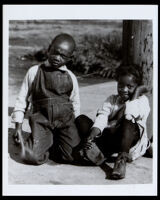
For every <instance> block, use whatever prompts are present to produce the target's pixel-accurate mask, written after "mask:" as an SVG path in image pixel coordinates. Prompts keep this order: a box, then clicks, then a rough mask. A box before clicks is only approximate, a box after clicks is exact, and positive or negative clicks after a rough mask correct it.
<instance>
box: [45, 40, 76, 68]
mask: <svg viewBox="0 0 160 200" xmlns="http://www.w3.org/2000/svg"><path fill="white" fill-rule="evenodd" d="M72 53H73V48H72V44H70V43H69V42H67V41H65V40H58V41H55V42H54V43H53V44H52V46H51V48H50V51H49V52H48V61H49V63H50V65H51V66H53V67H55V68H59V67H61V66H63V65H65V64H66V63H67V62H68V61H69V60H70V59H71V56H72Z"/></svg>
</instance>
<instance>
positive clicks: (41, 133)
mask: <svg viewBox="0 0 160 200" xmlns="http://www.w3.org/2000/svg"><path fill="white" fill-rule="evenodd" d="M74 49H75V41H74V40H73V38H72V37H71V36H70V35H68V34H60V35H58V36H56V37H55V38H54V40H53V41H52V44H51V45H50V47H49V49H48V60H47V61H45V62H44V64H41V65H40V66H39V65H36V66H33V67H31V68H30V69H29V70H28V72H27V74H26V76H25V78H24V81H23V84H22V87H21V90H20V93H19V96H18V98H17V100H16V104H15V108H14V111H13V113H12V120H13V122H15V123H16V132H15V134H14V139H15V142H16V143H20V144H21V148H22V155H21V156H22V158H23V160H24V161H25V162H26V163H29V164H35V165H40V164H43V163H45V162H46V161H47V160H48V158H49V156H51V157H52V159H56V160H57V161H60V162H61V161H62V162H72V161H73V156H72V151H73V148H74V147H75V146H77V145H78V144H79V142H80V137H79V135H78V131H77V128H76V126H75V122H74V121H75V118H76V117H77V116H78V115H79V114H80V99H79V88H78V82H77V79H76V77H75V75H74V74H73V73H72V72H71V71H70V70H68V69H67V67H66V63H67V62H68V61H70V59H71V57H72V54H73V51H74ZM29 102H30V103H31V104H32V114H31V116H30V118H29V124H30V127H31V135H30V136H29V138H28V139H27V141H26V142H24V140H23V138H22V123H23V119H24V113H25V111H26V109H27V105H28V103H29Z"/></svg>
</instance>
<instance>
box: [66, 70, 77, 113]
mask: <svg viewBox="0 0 160 200" xmlns="http://www.w3.org/2000/svg"><path fill="white" fill-rule="evenodd" d="M68 73H69V74H70V76H71V78H72V82H73V90H72V92H71V95H70V100H71V102H72V105H73V111H74V115H75V117H78V116H79V115H80V96H79V85H78V81H77V78H76V76H75V75H74V74H73V73H72V72H71V71H70V70H68Z"/></svg>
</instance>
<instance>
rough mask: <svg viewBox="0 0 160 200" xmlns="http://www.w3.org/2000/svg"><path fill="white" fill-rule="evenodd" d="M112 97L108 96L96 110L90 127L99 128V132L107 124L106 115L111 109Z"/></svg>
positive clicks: (107, 115)
mask: <svg viewBox="0 0 160 200" xmlns="http://www.w3.org/2000/svg"><path fill="white" fill-rule="evenodd" d="M113 98H114V96H113V95H112V96H110V97H108V98H107V99H106V101H105V102H104V103H103V105H102V108H101V109H99V110H98V112H97V117H96V119H95V122H94V124H93V126H92V127H96V128H99V129H100V131H101V133H102V131H103V130H104V128H105V127H107V125H108V117H109V115H110V114H111V112H112V109H113Z"/></svg>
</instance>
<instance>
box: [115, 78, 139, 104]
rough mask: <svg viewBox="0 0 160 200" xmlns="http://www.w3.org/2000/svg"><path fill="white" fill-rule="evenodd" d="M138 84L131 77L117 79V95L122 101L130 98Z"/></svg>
mask: <svg viewBox="0 0 160 200" xmlns="http://www.w3.org/2000/svg"><path fill="white" fill-rule="evenodd" d="M137 86H138V84H137V83H135V79H134V77H133V76H132V75H124V76H121V77H119V79H118V94H119V95H120V96H121V98H122V99H123V100H124V101H127V100H129V99H131V98H132V95H133V94H134V92H135V89H136V88H137Z"/></svg>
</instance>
